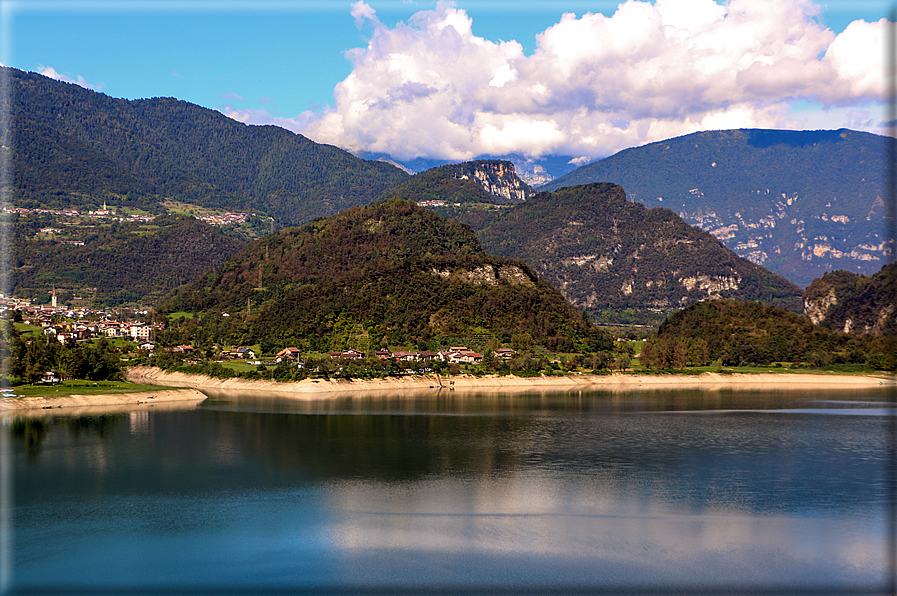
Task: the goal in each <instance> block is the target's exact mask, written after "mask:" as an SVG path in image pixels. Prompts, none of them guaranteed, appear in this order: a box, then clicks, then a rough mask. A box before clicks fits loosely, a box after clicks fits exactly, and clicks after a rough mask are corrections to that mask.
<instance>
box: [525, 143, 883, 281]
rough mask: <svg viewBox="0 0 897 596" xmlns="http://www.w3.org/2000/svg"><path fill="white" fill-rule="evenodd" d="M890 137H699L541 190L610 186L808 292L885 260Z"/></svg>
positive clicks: (602, 164)
mask: <svg viewBox="0 0 897 596" xmlns="http://www.w3.org/2000/svg"><path fill="white" fill-rule="evenodd" d="M886 143H887V140H886V138H885V137H881V136H877V135H873V134H869V133H863V132H856V131H852V130H845V129H842V130H820V131H782V130H721V131H708V132H699V133H694V134H690V135H686V136H683V137H677V138H674V139H668V140H666V141H661V142H658V143H651V144H649V145H644V146H642V147H634V148H631V149H626V150H624V151H621V152H619V153H617V154H615V155H612V156H611V157H608V158H606V159H602V160H600V161H597V162H594V163H591V164H588V165H586V166H583V167H581V168H579V169H577V170H575V171H573V172H571V173H569V174H567V175H565V176H562V177H561V178H558V179H556V180H554V181H552V182H550V183H549V184H547V185H545V186H544V187H541V188H540V190H555V189H558V188H561V187H564V186H573V185H579V184H586V183H590V182H613V183H615V184H619V185H620V186H622V187H623V188H624V189H625V190H626V194H627V195H628V196H629V198H630V200H632V201H636V202H639V203H642V204H643V205H645V206H647V207H666V208H668V209H671V210H673V211H674V212H675V213H678V214H679V215H680V216H681V217H682V218H683V219H684V220H685V221H686V222H688V223H690V224H693V225H696V226H698V227H700V228H701V229H703V230H706V231H708V232H710V233H712V234H713V235H715V236H716V237H717V238H719V239H720V240H722V241H723V242H724V243H725V244H726V246H728V247H729V248H731V249H732V250H734V251H735V252H736V253H737V254H739V255H740V256H742V257H745V258H747V259H750V260H751V261H753V262H755V263H758V264H761V265H763V266H764V267H766V268H768V269H770V270H772V271H774V272H776V273H778V274H780V275H784V276H785V277H787V278H788V279H790V280H791V281H793V282H795V283H797V284H799V285H801V286H806V285H807V284H809V283H810V282H811V281H812V280H813V279H814V278H817V277H820V276H821V275H822V274H823V273H824V272H826V271H831V270H837V269H843V270H848V271H853V272H856V273H863V274H867V275H868V274H872V273H874V272H876V271H878V270H879V269H880V268H881V266H882V265H883V263H884V262H886V260H887V259H886V253H885V250H886V248H887V244H886V240H887V238H886V237H885V231H884V225H883V218H884V216H885V203H884V200H885V197H886V191H885V169H884V168H885V156H886V149H887V145H886Z"/></svg>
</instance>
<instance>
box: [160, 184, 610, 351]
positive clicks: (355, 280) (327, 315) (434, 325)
mask: <svg viewBox="0 0 897 596" xmlns="http://www.w3.org/2000/svg"><path fill="white" fill-rule="evenodd" d="M161 310H162V311H165V312H173V311H179V310H185V311H192V312H196V311H199V312H201V313H204V314H203V315H202V316H201V317H199V318H198V319H197V320H198V321H205V325H206V328H207V329H210V330H211V331H209V333H212V334H213V335H215V336H216V337H222V338H224V336H225V335H227V339H230V340H231V343H251V341H250V340H255V341H265V342H270V343H276V344H279V345H282V346H285V345H296V346H298V347H300V348H308V349H331V348H334V349H342V348H343V347H345V345H346V341H347V338H348V337H349V336H350V335H357V336H364V337H365V340H364V341H365V342H366V343H368V344H369V345H371V346H373V347H374V348H376V347H379V346H386V345H389V346H403V345H404V346H437V345H442V343H443V342H451V341H452V339H451V338H457V337H464V336H470V335H472V334H480V335H488V336H491V337H494V338H496V339H497V340H498V341H500V342H508V341H510V338H511V337H512V336H514V335H516V334H524V333H525V334H530V336H531V337H532V340H533V341H535V342H537V343H539V344H541V345H544V346H545V347H546V348H548V349H549V350H552V351H562V350H567V351H569V350H574V349H577V350H580V351H585V352H596V351H599V350H608V349H610V348H611V347H612V341H611V339H610V337H609V336H608V335H607V334H605V333H604V332H602V331H600V330H598V329H597V328H596V327H594V326H593V325H592V324H591V323H590V322H589V320H588V319H586V318H585V317H584V316H583V315H582V314H581V313H580V312H579V311H577V310H576V309H575V308H573V307H572V306H571V305H569V304H568V303H567V302H566V301H565V300H564V298H563V297H562V296H561V294H560V293H559V292H558V291H557V290H555V289H554V288H552V287H551V286H550V285H549V284H547V283H546V282H544V281H543V280H541V279H539V278H538V277H537V276H536V275H535V274H534V273H532V271H531V270H530V269H529V267H527V266H526V265H525V264H524V263H523V262H521V261H516V260H509V259H506V258H501V257H494V256H490V255H488V254H486V253H485V252H484V251H483V250H482V248H481V247H480V245H479V243H478V242H477V239H476V236H475V235H474V233H473V232H472V230H471V229H470V228H469V227H467V226H465V225H462V224H459V223H456V222H453V221H450V220H446V219H444V218H442V217H440V216H438V215H437V214H435V213H433V212H431V211H428V210H426V209H423V208H419V207H417V206H416V205H415V204H414V203H411V202H407V201H402V200H399V199H391V200H389V201H385V202H378V203H376V204H374V205H371V206H368V207H355V208H352V209H349V210H347V211H344V212H343V213H341V214H339V215H337V216H333V217H330V218H326V219H322V220H316V221H314V222H312V223H309V224H306V225H304V226H301V227H297V228H290V229H286V230H282V231H280V232H278V233H276V234H274V235H271V236H267V237H265V238H262V239H260V240H258V241H256V242H253V243H252V244H250V245H248V246H247V247H246V248H245V249H244V250H242V251H241V252H240V253H239V254H238V255H237V256H236V257H234V258H233V259H231V260H229V261H228V262H227V263H226V264H224V265H223V266H221V267H219V268H218V269H217V270H216V271H214V272H211V273H208V274H206V275H205V276H203V277H202V278H200V279H198V280H196V281H194V282H192V283H190V284H188V285H186V286H184V287H182V288H179V289H178V290H177V291H176V292H175V293H173V294H172V296H170V297H169V298H168V299H167V300H166V301H165V302H164V303H163V305H162V306H161ZM224 313H226V314H227V315H228V316H224ZM228 334H229V335H228Z"/></svg>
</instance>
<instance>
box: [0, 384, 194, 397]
mask: <svg viewBox="0 0 897 596" xmlns="http://www.w3.org/2000/svg"><path fill="white" fill-rule="evenodd" d="M12 389H13V395H15V396H17V397H18V396H22V397H67V396H69V395H102V394H109V393H142V392H145V391H166V390H169V389H180V387H162V386H159V385H138V384H136V383H128V382H126V381H64V382H62V383H56V384H54V385H45V384H43V383H38V384H36V385H19V386H17V387H13V388H12Z"/></svg>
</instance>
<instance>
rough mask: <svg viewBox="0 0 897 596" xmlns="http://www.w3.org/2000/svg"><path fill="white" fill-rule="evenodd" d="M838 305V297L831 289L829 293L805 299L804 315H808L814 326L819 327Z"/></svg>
mask: <svg viewBox="0 0 897 596" xmlns="http://www.w3.org/2000/svg"><path fill="white" fill-rule="evenodd" d="M837 304H838V296H837V294H836V293H835V289H834V288H829V291H828V293H826V294H823V295H822V296H819V297H816V298H804V314H805V315H807V316H808V317H809V318H810V320H811V321H813V324H814V325H818V324H819V323H821V322H822V321H824V320H825V317H826V315H827V314H828V313H829V311H830V310H831V309H832V307H833V306H836V305H837Z"/></svg>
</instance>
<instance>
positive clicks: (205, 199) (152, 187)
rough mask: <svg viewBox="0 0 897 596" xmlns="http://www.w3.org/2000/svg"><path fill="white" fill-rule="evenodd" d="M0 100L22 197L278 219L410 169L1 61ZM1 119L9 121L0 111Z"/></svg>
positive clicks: (332, 206)
mask: <svg viewBox="0 0 897 596" xmlns="http://www.w3.org/2000/svg"><path fill="white" fill-rule="evenodd" d="M4 75H5V76H6V77H7V79H6V80H7V81H8V83H9V85H10V89H9V93H8V94H7V95H6V96H4V97H6V102H7V103H4V104H3V105H0V113H2V114H3V115H4V116H3V117H4V118H6V117H9V115H11V117H12V127H9V126H3V127H2V131H3V132H4V134H6V135H11V134H13V131H14V135H15V137H14V139H12V138H10V137H9V136H6V137H4V138H2V139H0V143H2V146H3V147H4V148H5V150H10V148H12V149H11V150H12V166H13V177H12V186H11V187H10V186H5V187H2V188H0V194H2V196H6V197H10V196H11V197H12V201H11V202H12V203H13V204H14V205H15V206H19V207H45V208H46V207H49V208H56V209H59V208H69V207H73V206H74V207H82V208H85V207H89V208H96V207H97V206H98V205H100V204H102V203H103V201H107V202H108V203H109V205H110V206H116V207H120V206H125V207H135V208H141V209H145V210H149V211H152V212H156V213H159V212H160V211H161V208H160V207H159V205H158V204H159V202H160V201H162V200H163V199H166V198H171V199H175V200H177V201H180V202H183V203H189V204H194V205H199V206H202V207H206V208H212V209H223V210H226V211H244V212H261V213H264V214H267V215H269V216H271V217H273V218H274V219H275V220H276V221H277V222H279V223H280V224H282V225H292V224H297V223H301V222H305V221H309V220H311V219H313V218H316V217H323V216H327V215H333V214H335V213H338V212H340V211H342V210H344V209H346V208H348V207H351V206H353V205H362V204H367V203H369V202H370V201H372V200H373V199H374V198H375V197H376V196H377V195H379V194H380V193H381V192H383V191H384V190H386V189H387V188H390V187H392V186H394V185H396V184H398V183H399V182H401V181H402V180H404V179H405V178H407V174H406V173H404V172H403V171H401V170H399V169H398V168H396V167H394V166H391V165H389V164H386V163H382V162H369V161H364V160H361V159H358V158H357V157H355V156H353V155H351V154H349V153H347V152H346V151H343V150H342V149H338V148H336V147H332V146H328V145H319V144H317V143H314V142H312V141H310V140H309V139H307V138H305V137H303V136H302V135H298V134H294V133H292V132H290V131H287V130H285V129H282V128H278V127H275V126H247V125H245V124H242V123H240V122H237V121H235V120H232V119H230V118H228V117H226V116H224V115H223V114H221V113H219V112H216V111H213V110H209V109H206V108H202V107H200V106H197V105H193V104H190V103H187V102H185V101H178V100H176V99H173V98H153V99H141V100H136V101H129V100H124V99H115V98H112V97H109V96H107V95H103V94H101V93H96V92H94V91H90V90H88V89H84V88H82V87H79V86H77V85H72V84H68V83H62V82H59V81H55V80H52V79H49V78H47V77H44V76H41V75H38V74H35V73H29V72H23V71H20V70H14V69H8V68H7V69H4ZM4 124H8V122H4Z"/></svg>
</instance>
